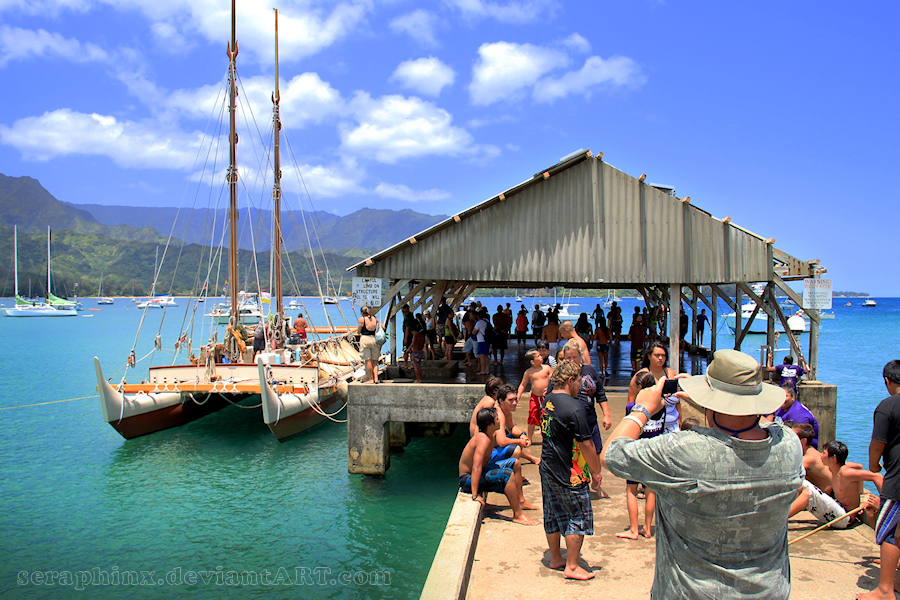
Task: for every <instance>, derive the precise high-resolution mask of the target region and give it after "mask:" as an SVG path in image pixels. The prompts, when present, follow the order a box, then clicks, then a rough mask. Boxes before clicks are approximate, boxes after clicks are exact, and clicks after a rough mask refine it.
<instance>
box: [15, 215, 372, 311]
mask: <svg viewBox="0 0 900 600" xmlns="http://www.w3.org/2000/svg"><path fill="white" fill-rule="evenodd" d="M12 245H13V232H12V228H11V227H3V226H0V256H3V257H5V260H4V261H3V262H5V263H6V267H7V268H6V276H5V277H2V279H0V295H2V296H12V295H13V293H14V285H15V283H14V279H13V273H14V271H13V247H12ZM157 248H159V251H160V261H161V262H162V268H161V269H160V275H159V280H158V283H157V289H156V293H160V294H162V293H165V294H173V295H197V294H198V293H199V292H200V290H201V288H202V287H203V283H202V282H201V281H202V280H205V279H206V277H207V272H209V273H210V275H209V293H210V295H218V293H221V291H222V289H223V286H224V283H225V280H226V279H227V273H228V263H227V256H226V257H225V258H222V259H221V260H220V259H219V258H218V255H217V256H215V257H214V259H213V260H210V248H208V247H205V246H200V245H198V244H188V245H185V246H181V245H173V246H171V247H170V248H169V250H168V252H167V253H166V255H165V257H163V251H164V246H161V245H157V244H155V243H149V242H141V241H123V240H120V239H115V238H112V237H109V236H107V235H101V234H81V233H75V232H73V231H70V230H62V231H56V232H53V246H52V259H53V293H55V294H56V295H58V296H73V295H76V294H77V295H78V296H96V295H97V289H98V287H99V285H100V276H101V272H102V274H103V294H104V295H108V296H130V295H132V294H135V295H143V296H146V295H148V294H149V293H150V291H151V290H150V288H151V285H152V273H153V265H154V260H155V257H156V251H157ZM256 258H257V260H256V265H255V266H254V263H253V253H252V252H250V251H249V250H242V251H241V252H240V253H239V255H238V264H239V265H240V279H241V281H240V288H241V289H245V290H247V291H251V292H258V291H260V290H259V289H257V285H256V281H257V279H256V272H257V269H258V272H259V281H261V282H268V281H269V273H270V270H269V263H270V257H269V253H268V252H260V253H258V254H257V257H256ZM314 260H315V266H314V265H313V261H314ZM357 261H358V257H355V256H346V255H341V254H328V253H326V254H325V255H324V259H323V256H322V255H321V254H317V255H316V256H315V257H314V258H313V257H312V256H311V255H310V253H308V252H306V253H304V252H288V253H285V254H284V256H283V262H284V270H283V280H284V290H285V294H286V295H298V294H299V295H314V294H318V288H317V287H316V284H315V278H314V272H315V270H316V269H318V270H320V271H325V270H326V269H325V265H327V270H328V272H329V274H330V275H331V277H332V279H333V280H334V283H333V284H331V285H332V286H333V287H334V288H337V286H338V283H337V282H338V280H339V279H340V277H341V275H343V274H344V269H346V267H348V266H350V265H351V264H353V263H355V262H357ZM210 265H211V266H210ZM176 267H177V268H176ZM0 272H2V271H0ZM29 279H30V280H31V285H32V291H33V293H34V294H35V295H40V296H43V295H44V294H45V287H46V283H47V235H46V233H33V234H23V233H22V232H21V231H20V232H19V288H20V292H21V293H23V294H24V293H27V292H28V281H29ZM76 283H77V284H78V285H77V286H76V285H75V284H76ZM322 285H323V286H324V285H325V282H324V279H323V280H322ZM262 287H263V289H267V288H268V284H267V283H263V284H262ZM214 288H216V289H214ZM344 291H349V278H348V284H347V285H346V286H345V289H344ZM323 292H325V293H329V292H328V291H326V290H324V289H323ZM336 292H337V290H336V289H335V290H333V291H331V293H336Z"/></svg>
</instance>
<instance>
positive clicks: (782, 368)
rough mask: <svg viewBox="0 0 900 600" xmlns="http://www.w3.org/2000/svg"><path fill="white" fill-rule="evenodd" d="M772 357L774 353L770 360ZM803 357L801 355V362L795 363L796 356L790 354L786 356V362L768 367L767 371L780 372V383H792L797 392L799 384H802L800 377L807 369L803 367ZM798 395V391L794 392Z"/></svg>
mask: <svg viewBox="0 0 900 600" xmlns="http://www.w3.org/2000/svg"><path fill="white" fill-rule="evenodd" d="M771 359H772V355H771V354H770V355H769V360H771ZM803 364H804V363H803V357H800V364H799V365H795V364H794V357H793V356H791V355H790V354H788V355H787V356H785V357H784V363H783V364H780V365H778V366H777V367H766V371H768V372H769V373H778V377H779V381H780V382H781V383H780V385H784V384H785V383H790V384H791V385H793V386H794V390H795V392H796V390H797V386H798V385H799V384H800V378H801V377H802V376H803V374H804V373H806V369H805V368H803ZM794 395H795V396H796V393H795V394H794Z"/></svg>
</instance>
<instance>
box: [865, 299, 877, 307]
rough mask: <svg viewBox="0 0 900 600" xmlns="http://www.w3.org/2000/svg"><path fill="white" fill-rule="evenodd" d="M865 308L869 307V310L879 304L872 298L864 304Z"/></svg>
mask: <svg viewBox="0 0 900 600" xmlns="http://www.w3.org/2000/svg"><path fill="white" fill-rule="evenodd" d="M862 305H863V306H868V307H869V308H872V307H875V306H878V303H877V302H875V301H874V300H872V299H871V298H866V300H865V301H864V302H863V303H862Z"/></svg>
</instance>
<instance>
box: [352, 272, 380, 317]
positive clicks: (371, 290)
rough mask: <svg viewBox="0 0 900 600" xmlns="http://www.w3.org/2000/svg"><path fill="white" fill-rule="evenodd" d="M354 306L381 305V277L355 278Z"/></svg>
mask: <svg viewBox="0 0 900 600" xmlns="http://www.w3.org/2000/svg"><path fill="white" fill-rule="evenodd" d="M352 304H353V306H356V307H360V306H369V307H372V309H373V310H374V309H376V308H378V307H379V306H381V279H379V278H377V277H354V278H353V301H352Z"/></svg>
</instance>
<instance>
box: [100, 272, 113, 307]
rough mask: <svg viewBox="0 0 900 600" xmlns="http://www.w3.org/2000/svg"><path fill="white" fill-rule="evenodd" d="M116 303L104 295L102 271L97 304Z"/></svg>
mask: <svg viewBox="0 0 900 600" xmlns="http://www.w3.org/2000/svg"><path fill="white" fill-rule="evenodd" d="M115 303H116V301H115V300H114V299H113V298H110V297H109V296H104V295H103V271H100V285H99V286H98V287H97V304H115Z"/></svg>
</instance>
